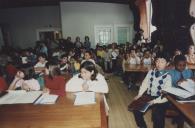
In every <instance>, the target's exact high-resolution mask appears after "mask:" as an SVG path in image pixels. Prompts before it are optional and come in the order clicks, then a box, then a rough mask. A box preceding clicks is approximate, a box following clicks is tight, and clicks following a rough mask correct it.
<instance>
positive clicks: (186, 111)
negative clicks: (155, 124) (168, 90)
mask: <svg viewBox="0 0 195 128" xmlns="http://www.w3.org/2000/svg"><path fill="white" fill-rule="evenodd" d="M166 97H167V99H168V100H169V101H170V102H171V103H172V104H173V105H174V106H175V107H176V108H177V109H178V110H179V111H180V112H181V113H182V114H183V115H185V117H186V118H187V119H188V120H189V121H190V122H191V123H192V124H193V125H195V103H179V102H177V101H176V100H175V99H174V98H173V97H172V96H170V95H169V94H166Z"/></svg>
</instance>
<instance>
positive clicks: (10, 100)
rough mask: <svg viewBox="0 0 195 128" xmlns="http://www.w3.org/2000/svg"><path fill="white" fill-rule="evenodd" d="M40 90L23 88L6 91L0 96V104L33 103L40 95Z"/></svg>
mask: <svg viewBox="0 0 195 128" xmlns="http://www.w3.org/2000/svg"><path fill="white" fill-rule="evenodd" d="M41 93H42V92H41V91H30V92H26V91H24V90H16V91H8V93H7V94H6V95H5V96H3V97H2V98H0V104H25V103H33V102H34V101H35V100H36V99H37V98H38V97H39V96H40V95H41Z"/></svg>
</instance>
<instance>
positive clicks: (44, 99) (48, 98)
mask: <svg viewBox="0 0 195 128" xmlns="http://www.w3.org/2000/svg"><path fill="white" fill-rule="evenodd" d="M57 98H58V95H52V94H43V95H42V96H41V97H40V98H39V99H38V100H37V101H36V102H35V104H55V102H56V100H57Z"/></svg>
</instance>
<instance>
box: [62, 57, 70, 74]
mask: <svg viewBox="0 0 195 128" xmlns="http://www.w3.org/2000/svg"><path fill="white" fill-rule="evenodd" d="M60 70H61V72H62V73H63V74H64V73H69V72H70V64H69V62H68V56H67V55H62V56H61V60H60Z"/></svg>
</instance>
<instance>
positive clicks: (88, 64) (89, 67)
mask: <svg viewBox="0 0 195 128" xmlns="http://www.w3.org/2000/svg"><path fill="white" fill-rule="evenodd" d="M82 68H84V69H86V70H87V71H89V72H92V71H94V73H93V74H92V75H91V80H97V79H96V76H97V74H98V71H97V69H96V67H95V64H94V63H93V62H91V61H85V62H83V63H82V64H81V66H80V72H81V69H82ZM79 77H80V78H81V75H79Z"/></svg>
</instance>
